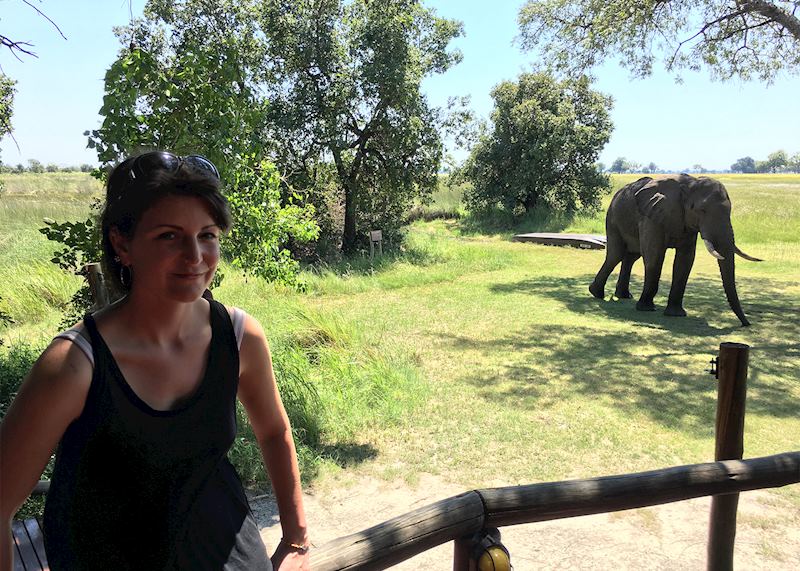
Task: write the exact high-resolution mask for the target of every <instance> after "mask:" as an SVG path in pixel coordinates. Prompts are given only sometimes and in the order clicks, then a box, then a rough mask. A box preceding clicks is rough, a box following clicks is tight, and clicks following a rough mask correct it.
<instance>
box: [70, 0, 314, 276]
mask: <svg viewBox="0 0 800 571" xmlns="http://www.w3.org/2000/svg"><path fill="white" fill-rule="evenodd" d="M256 19H257V18H256V13H255V12H254V2H247V1H238V2H237V1H233V0H226V1H224V2H223V1H218V2H209V1H208V0H184V1H182V2H168V1H166V0H151V1H150V2H148V4H147V5H146V7H145V10H144V18H143V19H141V20H137V21H135V22H133V23H132V24H131V25H130V26H128V27H125V28H121V29H120V30H119V31H118V35H119V37H120V39H121V40H122V42H123V44H124V45H125V46H126V47H124V48H123V49H122V50H121V52H120V55H119V57H118V58H117V60H116V61H115V62H114V63H113V64H112V65H111V67H110V68H109V70H108V71H107V73H106V77H105V96H104V98H103V107H102V108H101V110H100V113H101V115H103V116H104V120H103V124H102V125H101V127H100V129H98V130H95V131H92V132H88V131H87V133H86V134H87V135H88V136H89V146H90V147H93V148H95V149H97V151H98V158H99V159H100V162H101V163H102V165H101V169H105V168H108V167H109V166H111V165H113V164H114V163H115V162H116V161H118V160H119V159H120V158H121V157H123V156H126V155H130V154H133V153H136V152H138V151H141V150H149V149H153V148H157V149H166V150H170V151H172V152H174V153H177V154H190V153H198V154H203V155H205V156H207V157H208V158H209V159H211V161H212V162H214V163H215V164H216V165H217V167H218V168H219V170H220V173H221V175H222V179H223V181H224V182H225V183H226V186H225V188H224V190H225V193H226V196H227V197H228V200H229V202H230V204H231V210H232V213H233V215H234V219H235V220H237V224H238V226H237V229H236V232H235V236H234V235H232V236H230V237H228V239H225V240H223V241H222V252H223V255H225V256H226V258H228V259H229V260H230V261H231V262H232V263H233V264H234V265H235V266H238V267H240V268H241V269H243V270H244V271H246V272H248V273H251V274H255V275H258V276H261V277H264V278H266V279H272V280H279V281H283V282H285V283H294V282H295V280H296V277H297V270H298V264H297V262H296V261H295V260H293V259H292V258H291V256H290V255H289V253H288V251H287V250H286V244H287V242H289V241H290V240H296V241H298V242H307V241H309V240H313V239H314V238H315V237H316V236H317V232H318V228H317V226H316V224H315V223H314V221H313V208H310V207H308V208H304V207H298V206H296V205H295V204H293V203H292V200H291V197H290V199H289V200H287V201H285V202H284V203H281V201H280V199H279V198H280V197H279V196H276V194H275V193H276V192H278V184H279V177H278V176H277V175H276V173H275V169H274V167H273V166H272V165H271V164H269V163H267V162H265V159H266V158H267V152H268V150H267V143H268V142H269V139H267V138H266V137H265V131H266V130H267V122H266V108H267V102H266V100H264V99H263V98H262V97H261V96H260V94H259V89H260V88H259V86H258V84H257V83H256V81H257V75H256V71H255V70H261V66H262V65H263V63H264V62H265V61H266V59H265V52H264V47H263V38H260V34H259V33H258V28H257V26H256V24H255V23H254V22H255V21H256ZM87 222H88V221H87ZM265 228H268V229H269V232H266V231H265Z"/></svg>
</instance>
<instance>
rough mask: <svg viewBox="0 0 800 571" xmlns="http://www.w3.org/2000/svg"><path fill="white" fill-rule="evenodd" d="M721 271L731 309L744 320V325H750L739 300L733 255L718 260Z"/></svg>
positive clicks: (723, 285)
mask: <svg viewBox="0 0 800 571" xmlns="http://www.w3.org/2000/svg"><path fill="white" fill-rule="evenodd" d="M717 263H718V264H719V273H720V276H722V287H723V288H724V289H725V297H727V298H728V304H729V305H730V306H731V309H732V310H733V312H734V313H735V314H736V317H738V318H739V321H741V322H742V326H743V327H747V326H748V325H750V322H749V321H748V320H747V316H745V314H744V310H742V304H741V303H740V302H739V294H737V293H736V270H735V267H734V263H733V256H728V259H727V260H718V261H717Z"/></svg>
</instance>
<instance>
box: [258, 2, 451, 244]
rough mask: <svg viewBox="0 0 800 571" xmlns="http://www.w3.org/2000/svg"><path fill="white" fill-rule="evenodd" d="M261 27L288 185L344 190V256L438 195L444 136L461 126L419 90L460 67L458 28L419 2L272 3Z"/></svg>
mask: <svg viewBox="0 0 800 571" xmlns="http://www.w3.org/2000/svg"><path fill="white" fill-rule="evenodd" d="M261 22H262V28H263V29H264V30H269V31H270V41H269V42H268V51H269V54H268V57H269V60H270V61H271V62H273V67H272V69H271V72H272V73H273V74H274V80H273V81H272V82H271V84H270V85H269V86H268V91H267V93H268V97H269V99H270V103H271V106H270V114H271V118H272V121H273V127H274V129H275V131H274V136H275V138H276V139H277V140H278V141H280V142H281V144H280V145H279V146H278V147H277V149H276V150H277V153H278V155H277V159H276V160H277V162H278V164H279V165H280V166H281V167H282V169H283V170H284V172H285V175H286V177H287V181H288V182H289V183H290V184H291V185H293V186H295V187H297V188H308V187H312V186H315V185H319V184H325V182H331V183H332V184H333V185H334V186H335V187H336V189H337V191H338V194H339V196H341V200H342V202H343V204H344V222H343V235H342V245H341V248H342V250H343V251H344V252H351V251H353V250H354V249H355V248H356V247H357V245H358V236H365V233H366V230H369V229H373V228H382V229H383V231H384V235H386V234H387V233H391V232H392V231H394V230H395V229H397V228H398V227H399V226H400V225H401V224H402V219H403V214H404V212H405V211H406V210H407V208H408V206H409V205H410V204H411V202H412V200H413V199H414V198H416V197H419V196H423V195H425V194H427V193H430V192H431V191H432V190H433V189H434V188H435V187H436V181H437V171H438V169H439V165H440V162H441V159H442V154H443V146H442V141H441V136H440V129H442V128H444V127H446V126H447V125H448V122H449V121H451V120H452V117H453V116H452V115H448V114H446V113H444V112H442V111H441V110H439V109H434V108H431V107H430V106H429V105H428V103H427V100H426V99H425V97H424V96H423V95H422V92H421V83H422V81H423V79H424V78H425V77H427V76H430V75H432V74H435V73H443V72H444V71H446V70H447V69H448V68H450V67H451V66H452V65H454V64H455V63H457V62H458V61H460V59H461V55H460V53H459V52H457V51H448V49H447V47H448V44H449V43H450V41H451V40H452V39H453V38H455V37H457V36H459V35H461V32H462V27H461V24H460V23H458V22H456V21H452V20H446V19H443V18H438V17H437V16H436V15H435V14H434V12H433V11H432V10H430V9H428V8H425V7H424V6H422V4H421V2H419V1H417V0H383V1H381V2H373V1H369V0H353V1H342V0H306V1H287V0H267V1H265V2H264V9H263V11H262V13H261ZM361 240H362V241H364V240H365V238H361Z"/></svg>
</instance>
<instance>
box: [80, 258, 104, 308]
mask: <svg viewBox="0 0 800 571" xmlns="http://www.w3.org/2000/svg"><path fill="white" fill-rule="evenodd" d="M84 269H85V270H86V279H87V280H88V281H89V289H90V290H91V292H92V303H93V309H95V310H97V309H102V308H104V307H105V306H107V305H108V303H109V299H108V288H107V287H106V282H105V276H103V270H102V268H101V266H100V264H99V263H97V262H95V263H92V264H86V266H84Z"/></svg>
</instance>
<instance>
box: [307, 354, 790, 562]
mask: <svg viewBox="0 0 800 571" xmlns="http://www.w3.org/2000/svg"><path fill="white" fill-rule="evenodd" d="M748 355H749V348H748V347H747V346H746V345H741V344H736V343H723V344H722V345H720V353H719V359H718V360H714V363H715V364H717V363H718V366H719V370H718V371H717V370H713V367H712V372H713V373H715V374H718V378H719V390H718V396H717V400H718V407H717V418H716V451H715V458H716V460H718V461H716V462H709V463H705V464H692V465H687V466H675V467H670V468H663V469H661V470H652V471H649V472H639V473H635V474H621V475H618V476H604V477H600V478H591V479H586V480H568V481H562V482H548V483H542V484H531V485H527V486H511V487H505V488H491V489H482V490H473V491H470V492H466V493H464V494H460V495H458V496H454V497H451V498H447V499H444V500H441V501H438V502H436V503H434V504H431V505H429V506H425V507H422V508H419V509H417V510H414V511H412V512H409V513H406V514H403V515H401V516H398V517H395V518H393V519H390V520H388V521H386V522H384V523H381V524H379V525H376V526H374V527H371V528H369V529H365V530H363V531H360V532H358V533H354V534H351V535H348V536H346V537H342V538H339V539H335V540H333V541H331V542H329V543H326V544H324V545H322V546H320V547H319V548H317V549H315V550H314V551H312V557H311V561H312V568H313V569H314V570H315V571H335V570H343V569H347V570H356V569H359V570H365V569H385V568H387V567H390V566H392V565H395V564H397V563H399V562H401V561H404V560H406V559H409V558H411V557H413V556H415V555H417V554H419V553H422V552H423V551H426V550H428V549H431V548H432V547H436V546H438V545H441V544H443V543H446V542H449V541H453V542H454V553H453V569H454V571H470V570H473V569H475V561H474V558H473V557H472V556H471V555H472V553H473V548H474V546H475V543H476V542H478V541H479V540H480V538H481V537H482V536H483V535H484V534H486V533H489V532H490V530H492V529H493V528H498V527H502V526H507V525H516V524H522V523H533V522H539V521H548V520H554V519H561V518H568V517H576V516H583V515H590V514H597V513H605V512H614V511H620V510H628V509H633V508H642V507H647V506H654V505H659V504H665V503H669V502H677V501H681V500H688V499H691V498H697V497H701V496H715V497H714V498H713V500H712V509H711V520H710V531H709V544H708V568H709V569H713V570H720V569H722V570H725V569H732V565H733V541H734V537H735V530H736V505H737V501H738V492H743V491H747V490H756V489H761V488H775V487H780V486H786V485H789V484H797V483H798V482H800V451H795V452H786V453H783V454H775V455H773V456H765V457H762V458H752V459H748V460H741V459H740V458H741V457H742V431H743V426H744V403H745V392H746V391H745V387H746V381H747V361H748ZM511 555H512V556H513V553H512V554H511ZM512 558H513V557H512Z"/></svg>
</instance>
